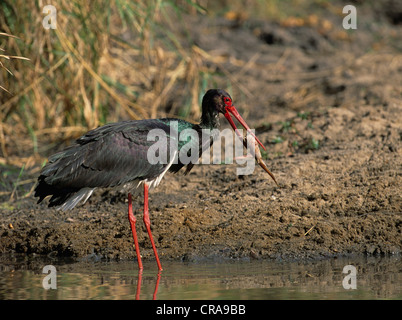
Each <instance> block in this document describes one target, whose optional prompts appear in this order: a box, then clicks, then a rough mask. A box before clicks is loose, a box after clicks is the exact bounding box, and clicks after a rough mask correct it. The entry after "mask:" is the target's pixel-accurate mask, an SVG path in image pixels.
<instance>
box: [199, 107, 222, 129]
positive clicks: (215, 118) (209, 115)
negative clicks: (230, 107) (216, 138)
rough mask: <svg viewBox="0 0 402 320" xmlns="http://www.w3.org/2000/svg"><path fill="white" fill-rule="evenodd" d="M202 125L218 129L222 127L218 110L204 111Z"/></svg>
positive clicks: (203, 127) (202, 126) (205, 127)
mask: <svg viewBox="0 0 402 320" xmlns="http://www.w3.org/2000/svg"><path fill="white" fill-rule="evenodd" d="M200 127H201V128H202V129H211V130H213V129H218V128H219V127H220V123H219V114H218V113H217V112H208V111H207V112H203V113H202V115H201V122H200Z"/></svg>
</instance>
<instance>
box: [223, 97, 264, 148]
mask: <svg viewBox="0 0 402 320" xmlns="http://www.w3.org/2000/svg"><path fill="white" fill-rule="evenodd" d="M225 103H226V113H225V114H224V116H225V118H226V119H227V120H228V121H229V123H230V125H231V126H232V128H233V130H234V131H235V132H236V134H237V135H238V136H239V137H240V139H241V140H242V141H243V136H242V135H241V134H240V132H239V131H238V130H237V127H236V125H235V124H234V122H233V120H232V117H231V116H230V114H229V112H230V113H231V114H232V115H233V116H234V117H235V118H236V119H237V121H239V122H240V123H241V125H242V126H243V127H244V128H245V129H246V130H247V131H248V132H249V133H250V134H251V135H253V137H254V138H255V140H256V141H257V142H258V144H259V145H260V146H261V147H262V148H263V149H264V150H267V149H265V147H264V145H263V144H262V143H261V141H260V140H258V138H257V137H256V136H255V134H254V133H253V132H252V131H251V130H250V127H249V126H248V125H247V123H246V121H244V119H243V118H242V117H241V116H240V114H239V113H238V112H237V110H236V108H235V107H234V106H233V105H232V104H231V101H230V100H229V101H225Z"/></svg>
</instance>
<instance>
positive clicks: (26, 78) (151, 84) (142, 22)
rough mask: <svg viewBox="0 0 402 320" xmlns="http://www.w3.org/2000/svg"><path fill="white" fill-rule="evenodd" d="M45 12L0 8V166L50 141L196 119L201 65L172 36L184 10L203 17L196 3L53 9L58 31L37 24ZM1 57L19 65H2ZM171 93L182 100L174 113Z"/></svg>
mask: <svg viewBox="0 0 402 320" xmlns="http://www.w3.org/2000/svg"><path fill="white" fill-rule="evenodd" d="M46 4H47V3H44V2H43V1H22V0H16V1H13V2H11V1H3V2H2V3H1V4H0V31H1V32H2V35H7V36H8V37H7V38H4V37H3V38H2V40H1V41H2V42H1V45H0V48H7V52H13V54H14V53H15V55H13V56H10V55H6V54H2V53H1V52H0V63H1V64H0V66H1V67H2V68H3V71H4V72H2V73H0V85H1V87H0V90H1V91H2V92H1V94H0V120H1V130H0V146H1V148H0V163H13V161H12V159H13V157H14V156H16V157H18V156H19V157H22V156H25V155H26V154H27V153H29V152H27V151H28V150H29V149H31V153H32V154H38V152H39V153H42V154H43V153H46V150H47V149H45V148H52V147H54V145H52V141H53V142H56V141H60V140H68V139H72V138H75V137H78V136H79V135H81V134H82V133H84V132H86V131H87V130H89V129H92V128H95V127H97V126H99V125H102V124H104V123H106V122H111V121H119V120H122V119H142V118H150V117H158V116H164V115H167V114H170V113H177V112H180V113H181V114H182V116H194V118H195V117H198V113H199V108H198V103H199V97H200V95H201V94H202V93H201V92H200V91H199V88H200V80H201V79H200V70H199V69H200V66H201V64H202V62H201V61H200V57H199V55H197V53H196V52H194V51H193V50H192V49H191V48H190V49H183V48H182V47H181V46H180V44H179V43H180V41H179V40H178V38H177V35H174V34H173V33H171V32H169V24H171V23H177V21H178V20H180V14H181V12H182V11H183V10H195V11H197V10H198V11H199V10H202V8H201V7H199V6H198V5H197V4H196V2H195V1H190V0H188V1H183V3H178V2H177V1H168V0H162V1H160V0H154V1H131V0H114V1H104V0H99V1H79V0H72V1H61V0H59V1H52V3H51V4H52V5H53V6H54V7H55V8H56V10H57V13H56V18H57V20H56V21H55V22H56V23H57V24H56V29H45V28H44V27H43V25H42V22H43V19H44V18H45V17H46V16H47V14H49V12H45V13H43V8H44V6H45V5H46ZM51 22H52V23H53V21H52V20H51ZM11 34H12V35H13V36H10V35H11ZM16 37H18V38H19V39H20V40H18V41H16V39H15V38H16ZM2 52H3V51H2ZM22 57H27V59H29V60H30V62H26V61H23V60H21V59H23V58H22ZM1 58H3V59H6V60H9V59H11V58H15V59H18V60H14V61H12V64H10V66H6V65H5V64H4V63H3V62H2V60H1ZM10 70H13V71H12V73H13V76H11V71H10ZM177 90H179V91H180V92H179V93H177V92H176V94H180V95H184V94H185V93H184V91H187V92H189V94H188V93H187V94H186V95H187V96H189V98H188V101H184V103H183V106H182V107H181V108H177V105H175V103H174V99H173V96H174V94H175V91H177ZM23 137H29V139H28V140H29V141H28V142H22V140H23ZM38 141H45V142H46V144H44V143H38ZM21 145H24V147H21ZM43 145H46V146H48V147H42V146H43ZM27 148H28V150H27Z"/></svg>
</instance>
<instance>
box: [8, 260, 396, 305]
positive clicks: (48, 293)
mask: <svg viewBox="0 0 402 320" xmlns="http://www.w3.org/2000/svg"><path fill="white" fill-rule="evenodd" d="M46 265H52V266H54V267H55V269H54V271H53V272H51V273H42V272H43V271H44V270H43V269H44V267H45V266H46ZM348 265H349V266H350V265H351V266H352V267H351V268H352V269H350V267H349V271H348V272H346V271H345V272H346V273H342V271H343V269H344V267H345V266H348ZM163 267H164V270H163V271H162V272H161V273H160V274H158V273H157V271H156V264H155V263H152V262H147V263H145V264H144V271H143V273H142V275H141V274H139V273H138V270H137V265H136V263H135V262H127V261H126V262H79V263H68V262H66V261H60V260H51V259H43V258H32V257H31V258H16V257H5V256H0V299H24V300H25V299H40V300H42V299H45V300H60V299H141V300H151V299H160V300H162V299H167V300H176V299H186V300H194V299H200V300H201V299H202V300H204V299H211V300H215V299H217V300H219V299H229V300H231V299H241V300H260V299H402V262H401V258H400V257H390V258H358V259H357V258H355V259H343V258H342V259H331V260H322V261H310V262H274V261H255V260H251V261H223V262H222V261H200V262H197V263H193V262H192V263H184V262H183V263H181V262H164V263H163ZM354 268H355V269H354ZM350 270H352V272H351V271H350ZM354 270H355V275H356V278H355V280H354V279H353V278H352V279H349V278H350V277H351V276H353V271H354ZM48 272H49V271H48ZM45 277H47V278H46V279H45ZM345 277H348V278H346V279H345ZM44 280H45V281H44ZM52 286H56V288H55V289H52V288H49V289H45V288H44V287H52ZM344 286H346V288H345V287H344ZM348 286H349V287H351V288H349V289H348V288H347V287H348ZM354 287H355V288H354Z"/></svg>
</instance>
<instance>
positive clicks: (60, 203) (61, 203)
mask: <svg viewBox="0 0 402 320" xmlns="http://www.w3.org/2000/svg"><path fill="white" fill-rule="evenodd" d="M44 178H45V177H44V176H40V177H39V179H38V181H39V183H38V185H37V186H36V188H35V197H39V200H38V203H40V202H42V200H43V199H45V198H46V197H47V196H52V197H51V198H50V201H49V207H55V206H57V210H63V211H66V210H70V209H73V208H74V207H75V206H76V205H77V204H78V203H79V202H80V201H81V200H83V202H84V203H85V202H86V201H87V200H88V198H89V197H90V196H91V195H92V193H93V192H94V190H95V189H96V188H82V189H76V188H62V189H58V188H56V187H54V186H52V185H49V184H47V183H46V181H45V180H44Z"/></svg>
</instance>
